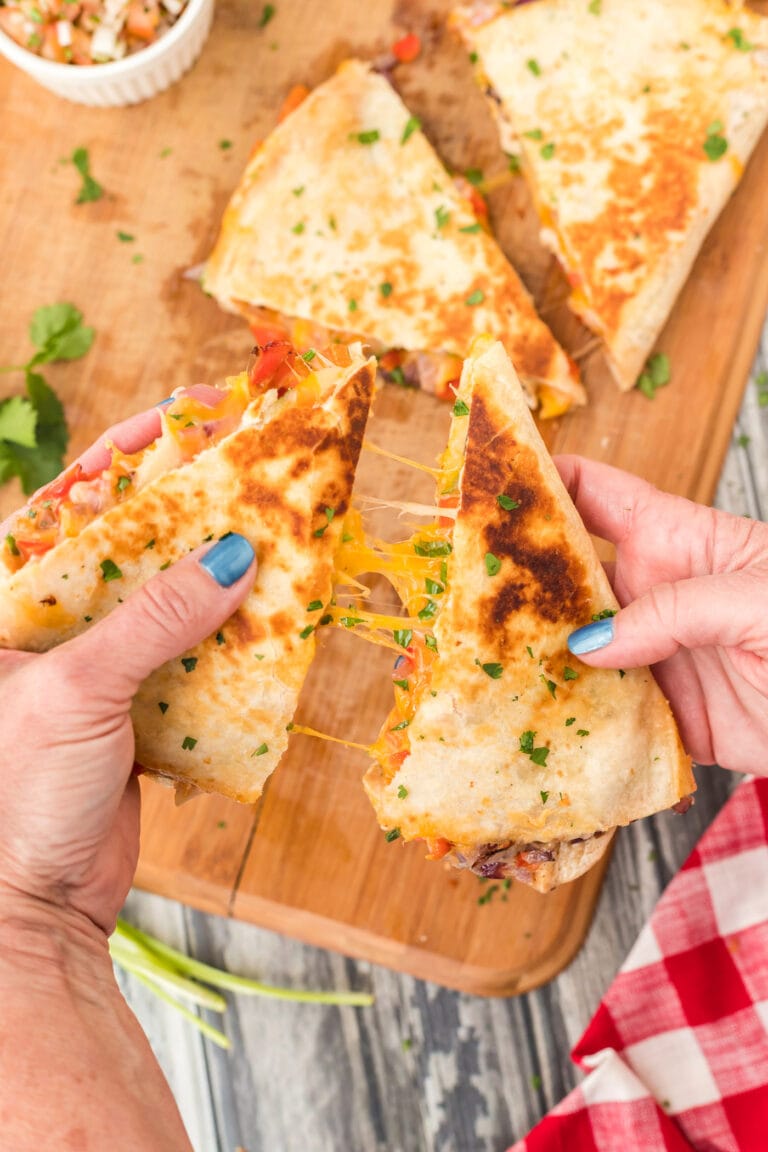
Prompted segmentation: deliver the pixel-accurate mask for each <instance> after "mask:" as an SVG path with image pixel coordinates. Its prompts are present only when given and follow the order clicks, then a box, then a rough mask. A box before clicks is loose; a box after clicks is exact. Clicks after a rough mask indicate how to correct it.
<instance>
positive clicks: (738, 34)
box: [725, 28, 754, 52]
mask: <svg viewBox="0 0 768 1152" xmlns="http://www.w3.org/2000/svg"><path fill="white" fill-rule="evenodd" d="M725 35H726V36H727V37H728V39H730V40H732V41H733V46H734V48H738V50H739V52H751V51H752V49H753V48H754V44H750V42H749V40H747V39H746V38H745V36H744V33H743V32H742V30H741V28H729V29H728V31H727V32H726V34H725Z"/></svg>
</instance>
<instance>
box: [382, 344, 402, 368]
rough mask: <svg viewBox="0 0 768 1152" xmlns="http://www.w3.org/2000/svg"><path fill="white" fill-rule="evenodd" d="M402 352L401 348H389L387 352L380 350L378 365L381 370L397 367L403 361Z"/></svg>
mask: <svg viewBox="0 0 768 1152" xmlns="http://www.w3.org/2000/svg"><path fill="white" fill-rule="evenodd" d="M403 356H404V353H403V351H402V349H401V348H390V349H389V351H388V352H382V354H381V356H379V367H380V368H381V370H382V372H391V371H392V369H393V368H399V367H400V366H401V364H402V362H403Z"/></svg>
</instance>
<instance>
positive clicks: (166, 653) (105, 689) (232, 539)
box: [65, 533, 255, 701]
mask: <svg viewBox="0 0 768 1152" xmlns="http://www.w3.org/2000/svg"><path fill="white" fill-rule="evenodd" d="M254 557H255V554H254V551H253V548H252V547H251V545H250V544H249V543H248V541H247V540H246V539H245V537H244V536H240V535H238V534H237V533H231V534H230V535H228V536H225V537H223V538H222V539H221V540H219V541H218V542H217V543H216V544H214V545H212V546H210V547H206V548H198V549H196V550H195V551H194V552H190V554H189V555H188V556H185V557H184V559H183V560H180V561H179V562H178V563H177V564H174V565H173V566H172V567H171V568H169V569H168V570H167V571H165V572H158V573H157V575H156V576H153V577H152V579H151V580H148V581H147V583H146V584H144V585H143V586H142V587H141V588H140V589H139V590H138V591H137V592H135V593H134V594H133V595H132V596H130V597H129V598H128V599H127V600H126V601H125V603H123V604H120V605H118V607H117V608H115V609H114V611H112V612H111V613H110V614H109V616H107V617H105V619H104V620H101V621H100V622H99V623H98V624H95V625H94V626H93V628H91V629H90V630H89V631H88V632H85V633H84V634H83V635H81V636H78V637H77V638H76V639H75V640H72V641H70V643H69V644H67V645H65V648H66V649H67V655H68V658H69V659H70V660H72V661H73V666H74V667H76V668H78V669H82V672H79V678H81V679H82V678H87V679H88V681H90V684H89V687H91V690H92V691H93V689H95V690H96V692H98V694H99V695H101V696H104V695H109V696H110V697H113V698H114V697H115V696H117V697H119V698H124V699H125V700H127V701H130V700H131V699H132V697H133V696H134V695H135V693H136V691H137V690H138V687H139V685H140V684H141V683H142V681H143V680H146V678H147V676H149V675H150V673H151V672H154V671H155V669H156V668H159V667H160V665H161V664H165V663H166V661H168V660H172V659H174V658H175V657H177V656H180V655H181V654H182V652H185V651H187V650H188V649H189V648H193V647H194V646H195V644H199V643H200V641H201V640H204V639H205V638H206V636H210V635H211V633H212V632H215V631H216V629H217V628H218V627H219V626H220V625H221V624H223V623H224V621H225V620H227V619H228V618H229V617H230V616H231V615H232V613H233V612H234V611H235V609H236V608H237V607H238V605H239V604H240V603H241V602H242V601H243V600H244V599H245V596H246V594H247V593H248V591H249V589H250V588H251V586H252V584H253V577H254Z"/></svg>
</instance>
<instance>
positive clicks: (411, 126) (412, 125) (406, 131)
mask: <svg viewBox="0 0 768 1152" xmlns="http://www.w3.org/2000/svg"><path fill="white" fill-rule="evenodd" d="M420 128H421V120H419V118H418V116H409V117H408V119H407V120H406V123H405V128H403V134H402V136H401V137H400V143H401V144H405V142H406V141H407V140H410V138H411V136H413V134H414V132H418V130H419V129H420Z"/></svg>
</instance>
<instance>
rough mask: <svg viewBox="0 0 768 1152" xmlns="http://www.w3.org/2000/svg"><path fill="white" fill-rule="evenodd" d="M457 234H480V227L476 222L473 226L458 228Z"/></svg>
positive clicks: (466, 225) (467, 225)
mask: <svg viewBox="0 0 768 1152" xmlns="http://www.w3.org/2000/svg"><path fill="white" fill-rule="evenodd" d="M459 232H470V233H471V234H472V235H474V233H475V232H482V225H481V224H480V223H479V222H478V221H477V220H476V221H475V223H474V224H465V225H464V227H463V228H459Z"/></svg>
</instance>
